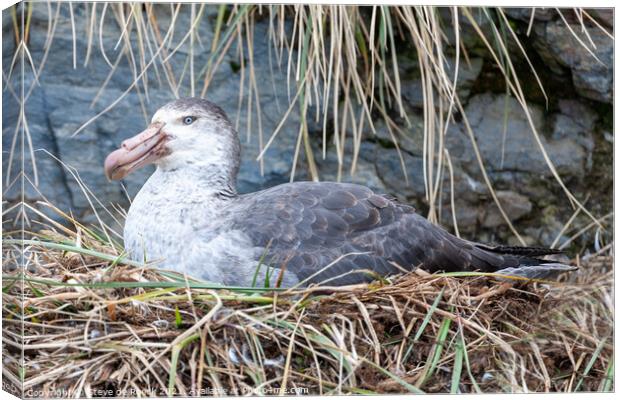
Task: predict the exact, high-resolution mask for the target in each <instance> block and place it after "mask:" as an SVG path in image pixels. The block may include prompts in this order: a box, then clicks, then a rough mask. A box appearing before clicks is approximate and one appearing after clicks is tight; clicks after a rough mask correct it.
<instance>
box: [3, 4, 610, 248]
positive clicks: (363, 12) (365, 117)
mask: <svg viewBox="0 0 620 400" xmlns="http://www.w3.org/2000/svg"><path fill="white" fill-rule="evenodd" d="M84 7H86V9H85V10H81V12H79V13H77V12H75V10H74V6H73V5H72V4H71V3H57V4H55V5H52V4H48V5H47V14H48V21H47V34H46V43H45V52H44V55H43V57H42V58H41V59H40V60H34V59H33V58H32V57H31V52H30V50H29V41H28V37H29V36H30V29H31V16H32V12H33V4H32V3H26V5H25V6H23V7H21V8H20V10H19V12H18V11H17V9H16V8H12V9H11V16H12V23H13V29H14V36H15V41H16V44H17V46H16V50H15V57H14V59H13V61H12V63H11V65H10V67H9V69H8V71H3V72H4V75H3V78H4V79H5V82H6V83H7V86H8V88H9V91H10V92H11V93H12V94H13V95H14V97H15V100H16V101H17V102H18V103H19V104H25V102H26V100H27V98H28V97H29V96H30V94H31V93H32V91H33V89H34V88H36V87H37V86H38V77H39V76H40V75H41V73H42V72H43V70H44V66H45V62H46V60H47V58H48V51H49V48H50V47H51V43H52V42H53V40H54V35H55V32H56V27H57V23H58V21H59V19H62V18H64V17H60V10H61V8H68V11H69V19H70V24H71V31H72V36H73V52H72V54H71V61H72V65H73V66H75V65H77V64H78V62H79V63H81V64H84V65H85V66H86V65H88V63H89V62H91V61H90V60H91V58H92V57H91V54H93V52H95V51H99V52H100V53H101V55H102V56H103V58H104V59H105V62H106V63H107V65H108V66H109V67H110V71H109V75H108V77H107V78H106V79H105V80H104V81H103V82H101V83H100V92H99V93H98V94H97V95H96V96H95V98H94V99H93V102H92V106H93V107H96V108H97V109H98V110H100V111H99V112H98V113H97V115H96V116H94V117H93V118H91V119H89V120H88V121H84V124H83V125H82V126H81V127H79V128H78V129H77V130H76V131H75V132H74V135H78V134H80V132H82V131H83V130H84V129H85V128H86V127H88V126H89V125H90V124H91V123H93V122H94V121H95V120H97V119H98V118H100V117H101V116H103V115H105V114H106V113H107V112H108V111H109V110H110V109H112V108H113V107H115V106H117V105H118V104H119V103H120V102H121V101H122V100H123V98H124V97H125V96H127V95H128V94H129V93H131V92H135V93H136V94H137V95H138V97H139V99H140V104H141V107H142V113H143V114H144V117H145V120H148V118H149V116H148V115H147V113H146V108H145V104H146V103H148V102H149V88H152V87H154V86H156V87H160V88H162V87H163V88H167V89H169V90H170V94H171V97H180V96H190V95H191V96H196V95H200V96H208V90H209V88H210V86H211V84H212V82H213V77H214V75H215V73H216V71H218V69H219V68H220V67H221V66H222V65H223V63H225V61H226V60H228V61H230V57H231V55H232V57H236V58H238V62H237V63H238V65H239V74H238V75H239V79H240V88H241V89H240V93H239V104H238V113H241V112H243V113H245V114H246V115H247V118H246V120H247V121H248V122H247V125H246V127H245V131H246V133H247V135H251V134H252V135H258V139H259V140H258V146H259V156H258V158H257V161H259V164H260V168H261V171H262V170H263V161H264V159H263V158H264V156H265V154H266V151H267V149H268V148H269V147H270V146H271V145H272V144H273V143H274V141H275V140H278V135H279V134H281V133H280V130H281V128H282V127H283V126H284V124H285V122H286V121H287V119H288V118H289V117H290V115H291V112H292V110H293V109H298V110H299V117H300V120H299V127H298V131H297V135H298V138H297V146H296V148H295V154H294V157H293V160H294V161H293V163H292V165H291V174H290V176H291V180H293V179H294V178H295V172H296V169H297V168H298V164H299V163H300V162H305V163H306V164H307V165H306V166H307V170H308V171H309V174H310V176H311V178H312V179H313V180H320V179H321V176H320V175H321V174H320V171H319V169H318V167H317V163H316V160H317V158H319V157H322V158H325V157H326V154H327V152H328V151H332V152H335V153H336V155H337V160H338V170H337V174H336V176H337V180H341V179H342V178H343V176H345V175H346V174H351V175H353V174H355V171H356V167H357V159H358V156H359V152H360V144H361V141H362V138H363V135H364V134H367V133H368V132H370V133H372V132H374V130H375V128H374V122H375V121H377V120H383V121H385V123H386V127H387V128H388V130H389V134H390V136H391V138H392V140H393V142H394V145H395V146H396V149H397V150H398V152H399V155H400V161H401V167H402V169H403V171H406V170H407V166H406V165H405V161H404V158H403V157H402V154H400V147H399V145H398V137H399V136H402V135H404V132H403V129H402V128H403V126H402V124H398V123H397V122H396V120H397V119H402V120H404V121H405V124H408V123H409V121H408V117H407V111H406V109H405V106H404V105H403V100H402V96H401V92H402V84H401V83H402V79H401V76H400V74H401V68H400V66H399V57H398V56H399V52H402V51H403V48H405V51H411V52H412V53H413V54H415V56H416V57H417V59H416V60H415V61H416V63H417V65H418V67H419V70H420V81H421V87H422V97H423V104H424V105H423V108H424V110H423V117H424V128H423V129H424V132H423V134H424V143H423V148H422V152H423V158H424V163H423V171H422V173H423V176H424V187H425V197H426V199H425V200H426V202H427V204H428V206H429V211H428V215H427V217H428V218H429V220H431V221H432V222H437V221H438V220H439V213H440V210H441V198H442V196H441V194H442V193H441V192H442V191H443V190H445V188H444V187H445V185H443V178H444V177H445V176H446V174H449V175H450V177H452V174H453V171H452V169H451V168H450V160H449V154H448V153H447V152H446V151H445V146H444V143H445V136H446V134H447V132H448V128H449V126H450V124H451V123H453V122H454V121H453V116H454V114H455V113H457V112H458V113H460V114H461V115H463V116H464V109H463V106H462V105H461V99H459V96H458V93H457V89H458V88H457V82H458V73H459V65H461V64H463V63H467V62H468V60H469V56H468V54H467V49H466V48H465V46H464V45H463V42H462V38H461V29H462V25H463V24H464V23H465V22H467V24H468V26H469V28H468V29H470V30H473V31H474V32H475V35H477V36H478V37H479V39H480V41H481V42H482V43H483V46H484V47H485V48H486V51H487V52H488V55H489V57H488V58H490V59H491V62H494V63H495V64H496V65H497V67H498V68H499V71H500V73H501V74H502V75H503V76H504V77H505V80H506V93H507V95H511V96H514V97H515V98H516V99H517V100H518V101H519V104H520V105H521V106H522V109H523V113H524V115H525V116H527V119H528V121H529V123H530V127H531V130H532V134H533V136H534V137H535V139H536V142H537V143H538V145H539V148H540V151H541V153H542V154H543V156H544V160H545V163H546V165H547V167H548V168H549V169H550V171H551V172H552V174H553V176H554V178H555V180H556V181H557V184H558V185H559V186H560V187H561V188H562V190H563V191H564V193H565V194H566V196H567V198H568V199H569V201H570V203H571V205H572V206H573V208H576V209H580V210H581V211H582V212H583V213H584V214H586V215H588V216H589V217H590V218H591V219H592V221H595V222H596V224H597V225H599V226H601V225H600V223H599V222H598V220H597V218H596V217H595V216H594V215H592V214H591V213H590V211H589V210H588V209H587V208H585V207H584V205H583V203H582V201H581V200H580V199H578V198H577V197H575V195H574V194H573V193H572V192H571V190H570V189H569V188H568V187H567V186H566V185H565V184H564V180H563V178H562V177H560V175H559V174H558V173H557V171H556V169H555V167H554V165H553V161H552V160H551V159H550V158H549V156H548V154H547V151H546V149H545V148H544V146H543V142H542V141H541V139H540V133H539V132H537V131H536V128H535V126H534V124H533V122H532V118H531V116H530V111H529V109H528V107H527V103H526V99H525V95H524V92H523V89H522V85H521V80H520V79H522V78H520V77H519V76H518V75H517V71H516V70H515V68H514V63H515V62H517V61H518V60H521V61H523V60H525V61H526V63H527V65H529V66H530V69H531V75H532V76H533V79H534V80H535V81H536V84H537V85H538V87H539V89H540V91H541V92H542V94H543V96H544V97H545V99H547V95H546V93H545V90H544V85H543V82H541V80H540V78H539V76H538V74H537V72H536V71H535V69H534V68H533V66H532V63H531V62H530V58H529V56H528V54H527V53H526V51H525V49H524V47H523V46H522V45H521V43H520V41H519V37H518V35H517V34H516V32H515V31H514V29H513V28H512V26H511V23H510V21H509V19H508V18H507V17H506V15H505V14H504V12H503V11H502V9H501V8H470V7H450V8H444V11H446V12H445V13H444V15H441V14H442V13H441V11H440V9H439V8H436V7H424V6H416V7H414V6H366V7H364V6H337V5H291V6H284V5H220V6H216V5H207V4H200V5H198V4H180V3H179V4H169V5H161V4H149V3H140V2H135V3H131V4H129V3H127V4H124V3H92V4H85V5H84ZM207 7H210V8H211V7H213V8H214V9H215V7H218V8H217V15H216V17H215V18H208V12H207V11H208V10H207ZM65 11H66V10H65ZM181 12H188V13H189V14H190V19H189V21H188V22H187V23H180V22H179V15H180V14H181ZM535 12H536V9H535V8H533V9H532V18H533V17H534V15H535ZM557 12H558V14H559V16H560V18H561V20H562V21H563V22H564V23H566V24H567V26H568V27H569V28H570V24H569V23H568V22H567V19H566V17H565V16H564V14H567V15H568V14H570V15H573V14H574V15H575V16H576V18H577V22H578V23H579V25H580V26H581V28H582V29H581V33H577V32H575V31H574V30H573V29H572V28H570V29H571V34H572V35H573V36H575V38H576V39H577V40H578V41H579V43H580V44H581V45H582V46H584V47H585V48H586V49H587V50H588V51H589V52H590V53H591V54H592V56H593V57H595V58H596V56H595V53H594V50H595V49H594V45H593V43H592V40H591V39H590V38H589V36H588V33H587V29H585V26H586V25H588V24H594V26H596V27H598V28H599V29H602V30H603V31H604V28H602V27H601V26H600V25H598V24H597V23H596V21H595V20H594V18H592V17H591V16H590V15H589V14H588V13H587V12H586V11H585V10H583V9H574V10H567V9H566V10H560V9H557ZM265 19H267V20H268V21H269V29H268V32H267V37H265V35H264V34H256V32H255V27H256V25H257V22H258V21H261V20H265ZM162 20H166V21H168V22H167V23H165V24H161V23H160V22H161V21H162ZM532 21H533V19H532ZM532 21H530V28H531V22H532ZM111 25H115V26H116V27H117V29H118V39H117V42H116V44H115V45H114V46H113V48H106V45H105V44H104V40H103V35H104V27H108V28H109V27H110V26H111ZM205 25H206V26H207V27H208V28H207V30H208V31H209V32H210V33H212V34H213V35H212V36H210V37H209V38H206V37H202V36H203V35H204V32H205V30H204V29H203V30H201V29H200V28H201V27H203V26H205ZM448 28H449V29H448ZM111 30H112V29H108V31H111ZM528 34H529V29H528ZM606 34H609V33H607V32H606ZM77 35H84V37H86V38H87V49H86V52H85V55H84V59H83V60H77V50H76V44H75V43H76V36H77ZM207 39H209V40H207ZM261 40H262V41H267V42H268V43H269V46H268V51H269V54H270V55H271V57H270V70H271V72H272V77H271V80H264V81H265V82H261V81H260V79H259V78H257V74H256V68H255V60H254V49H255V48H256V47H257V46H256V45H257V43H258V42H257V41H261ZM404 43H407V46H405V45H404ZM509 49H512V50H509ZM515 49H516V50H515ZM204 54H208V58H207V60H206V61H204V57H203V58H200V56H201V55H204ZM67 58H68V59H69V55H67ZM124 59H126V60H127V62H128V63H129V65H130V69H131V73H132V77H133V81H132V82H131V84H130V85H129V86H128V87H126V88H121V89H124V91H123V92H122V94H121V95H120V96H119V97H118V98H116V99H115V100H113V101H111V102H110V103H109V104H99V103H100V102H99V98H100V95H101V93H102V92H103V91H104V90H105V89H106V88H107V87H108V84H109V82H110V80H111V78H112V77H113V76H114V75H115V74H117V73H118V71H119V70H118V65H119V62H120V61H121V60H124ZM199 59H200V60H202V61H200V62H199V61H198V60H199ZM175 60H176V61H177V63H179V62H180V64H181V65H183V67H182V68H179V67H178V66H177V67H175V65H177V64H174V63H173V61H175ZM19 63H21V64H22V65H23V66H22V68H24V71H27V72H28V73H29V72H30V71H32V73H33V77H34V79H33V81H32V82H31V83H29V85H30V86H28V87H25V88H24V89H25V90H24V92H25V95H24V96H19V95H18V93H20V89H21V88H18V87H15V88H13V84H12V75H13V74H14V73H16V71H17V70H18V68H17V65H18V64H19ZM450 65H452V68H450ZM450 71H452V72H450ZM275 79H278V80H286V82H287V85H288V88H289V93H288V104H286V105H284V106H283V109H285V110H286V112H285V113H284V115H283V117H282V120H281V122H280V123H279V124H278V125H277V127H276V128H275V129H274V131H273V132H263V124H262V111H261V102H260V93H261V92H263V91H268V90H270V89H271V87H270V86H271V85H273V82H274V80H275ZM268 81H270V82H268ZM22 84H23V82H22ZM22 97H24V98H23V99H22ZM313 111H314V112H313ZM236 119H237V121H238V120H239V115H237V118H236ZM254 121H255V122H254ZM312 121H314V122H316V123H317V124H318V125H320V126H322V133H321V136H322V137H321V138H320V139H321V143H322V148H321V149H320V150H321V151H320V153H321V154H314V153H315V150H313V146H312V145H311V142H312V141H316V140H319V137H318V136H319V135H311V132H309V129H310V128H309V123H310V122H312ZM328 126H329V127H330V129H328ZM466 128H467V131H468V134H469V136H470V139H471V141H472V144H473V146H474V148H475V149H476V157H477V161H478V165H479V167H480V169H481V172H482V174H483V177H484V181H485V183H486V185H487V187H488V190H489V192H490V193H491V195H492V197H493V199H494V201H495V203H496V205H497V207H498V208H499V210H500V212H501V215H502V217H503V218H504V220H505V222H506V224H507V225H508V227H509V228H510V229H511V231H512V232H513V234H514V235H515V236H516V237H517V239H519V240H521V242H522V243H523V240H522V238H521V236H520V234H519V232H518V231H517V230H516V229H515V227H514V226H513V225H512V223H511V221H510V219H509V218H508V216H507V215H506V213H505V211H504V209H503V207H502V204H501V203H500V201H499V200H498V198H497V196H496V195H495V190H494V188H493V186H492V183H491V181H490V180H489V178H488V177H487V175H486V171H485V164H484V160H483V159H482V158H481V157H480V154H479V152H478V150H477V144H476V141H475V139H474V135H473V132H471V128H470V127H469V125H467V126H466ZM240 130H241V131H242V130H243V129H240ZM314 133H316V132H314ZM20 135H24V136H26V146H27V147H28V149H21V150H22V151H27V152H29V153H30V160H31V163H32V169H33V174H34V181H35V182H37V172H36V171H37V168H36V157H35V154H34V151H33V149H32V145H31V140H30V133H29V130H28V121H27V113H26V112H22V113H21V114H20V118H19V121H18V122H17V124H16V129H15V134H14V136H15V140H14V141H13V145H12V149H11V156H10V158H11V160H10V162H9V167H8V170H7V174H6V176H7V177H6V182H7V185H8V184H9V182H10V181H11V180H10V179H11V176H12V174H11V166H12V164H13V162H17V160H13V153H14V152H15V151H16V149H15V145H16V143H17V142H18V140H17V138H18V136H20ZM347 143H353V146H352V148H353V157H352V159H351V162H350V165H345V157H344V154H345V148H347V145H346V144H347ZM328 144H329V147H328ZM17 150H18V151H19V149H17ZM407 176H408V174H407V173H406V172H405V173H404V177H405V180H407ZM452 214H453V215H454V214H455V212H454V210H453V212H452ZM455 231H456V232H458V228H457V227H456V223H455ZM523 244H524V243H523Z"/></svg>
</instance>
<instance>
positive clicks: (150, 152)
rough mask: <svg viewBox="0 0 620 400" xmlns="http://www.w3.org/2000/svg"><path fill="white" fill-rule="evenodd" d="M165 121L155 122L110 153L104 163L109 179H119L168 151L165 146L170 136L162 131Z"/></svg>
mask: <svg viewBox="0 0 620 400" xmlns="http://www.w3.org/2000/svg"><path fill="white" fill-rule="evenodd" d="M163 126H164V123H162V122H155V123H152V124H151V125H149V126H148V128H146V129H145V130H144V131H143V132H142V133H139V134H137V135H136V136H134V137H132V138H129V139H127V140H125V141H124V142H123V143H122V144H121V148H120V149H118V150H114V151H113V152H112V153H110V154H109V155H108V156H107V157H106V159H105V163H104V170H105V175H106V176H107V177H108V179H114V180H119V179H123V178H124V177H125V176H127V175H128V174H130V173H131V172H133V171H134V170H136V169H139V168H142V167H143V166H145V165H147V164H151V163H153V162H155V161H156V160H158V159H160V158H161V157H163V156H165V155H166V154H167V153H168V151H167V150H166V148H165V146H164V145H165V144H166V141H167V139H168V136H167V135H166V134H165V133H164V132H163V131H162V128H163Z"/></svg>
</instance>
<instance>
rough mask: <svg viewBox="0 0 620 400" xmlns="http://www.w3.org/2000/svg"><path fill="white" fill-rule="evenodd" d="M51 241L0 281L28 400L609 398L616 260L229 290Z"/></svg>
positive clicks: (12, 380) (7, 255) (11, 259)
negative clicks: (548, 394) (531, 272)
mask: <svg viewBox="0 0 620 400" xmlns="http://www.w3.org/2000/svg"><path fill="white" fill-rule="evenodd" d="M54 235H55V236H54ZM54 235H51V234H48V236H45V237H43V236H39V239H38V240H37V241H26V242H23V243H24V244H25V245H26V246H25V251H24V252H21V246H18V245H17V243H18V241H11V240H5V241H4V249H3V250H4V251H3V253H4V262H3V268H4V270H5V271H7V270H10V269H11V268H9V267H10V265H20V264H19V263H18V261H19V260H20V258H18V257H21V256H22V255H23V257H24V258H23V260H25V264H26V267H25V268H23V269H15V270H14V271H13V272H10V273H6V272H5V274H4V275H3V308H2V313H3V321H4V324H3V337H4V340H3V356H4V359H5V362H4V371H3V374H4V381H5V383H7V384H6V385H5V386H7V387H8V388H9V389H10V388H11V387H12V388H14V389H15V392H21V390H23V392H22V394H25V395H26V396H37V397H69V396H79V397H85V396H126V397H135V396H166V395H170V394H172V395H175V394H178V395H183V396H192V395H210V394H215V395H240V394H251V393H254V394H279V393H284V394H367V393H406V392H452V393H471V392H474V393H475V392H526V391H535V392H543V391H552V392H555V391H561V392H565V391H568V392H570V391H609V390H613V381H612V379H613V291H612V276H613V272H612V264H613V260H612V257H611V256H610V255H600V254H599V255H595V256H592V257H590V258H589V259H588V260H587V261H585V262H583V263H582V264H581V269H580V270H579V271H578V272H576V273H573V274H571V275H570V276H564V277H563V278H562V279H561V280H559V281H557V282H548V283H543V282H523V281H506V280H498V279H497V277H494V276H492V275H489V274H478V273H460V274H459V273H451V274H435V275H429V274H427V273H424V272H422V271H419V272H417V273H416V272H414V273H410V274H408V275H404V276H398V277H394V278H390V279H389V280H385V281H381V282H375V283H372V284H365V285H356V286H351V287H340V288H308V289H303V290H296V291H285V290H277V289H265V288H262V289H261V288H250V289H248V288H246V289H241V288H224V289H222V288H217V287H216V286H214V285H209V284H205V283H204V282H198V281H194V280H191V279H189V278H187V277H182V276H179V275H176V274H172V273H169V272H165V271H161V270H156V269H152V268H140V267H137V266H131V265H126V264H124V262H125V261H124V260H122V259H121V258H119V257H118V256H117V255H114V254H118V253H117V252H116V250H115V249H114V248H113V247H111V246H106V245H103V244H101V242H99V241H96V240H91V239H88V240H86V239H84V238H80V235H78V240H76V238H75V237H73V238H69V237H64V236H58V235H57V234H54ZM42 239H44V240H42ZM76 242H77V244H76ZM23 264H24V263H22V264H21V265H23ZM129 264H131V263H129ZM20 271H21V272H20ZM22 352H23V353H22ZM22 354H23V362H20V358H21V356H22Z"/></svg>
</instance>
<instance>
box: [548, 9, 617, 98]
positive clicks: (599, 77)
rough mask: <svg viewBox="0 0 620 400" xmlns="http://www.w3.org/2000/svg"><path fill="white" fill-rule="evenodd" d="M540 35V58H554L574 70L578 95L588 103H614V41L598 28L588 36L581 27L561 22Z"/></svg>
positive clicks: (591, 28)
mask: <svg viewBox="0 0 620 400" xmlns="http://www.w3.org/2000/svg"><path fill="white" fill-rule="evenodd" d="M537 31H538V32H539V34H540V37H539V38H538V39H537V44H538V46H537V47H538V51H539V54H540V55H541V57H543V59H544V58H548V57H552V58H553V59H554V60H555V61H557V63H558V64H559V65H561V66H562V67H566V68H569V69H570V72H571V74H572V78H573V84H574V86H575V89H576V90H577V93H579V94H580V95H581V96H583V97H585V98H588V99H592V100H596V101H600V102H604V103H611V102H612V100H613V72H614V69H613V65H614V59H613V56H614V41H613V39H612V38H611V37H609V36H608V35H607V34H606V33H605V32H603V31H602V30H601V29H600V28H598V27H588V28H586V29H585V32H584V31H582V27H581V25H578V24H573V23H568V24H567V23H565V22H564V21H561V20H556V21H554V22H550V23H548V24H546V25H545V26H544V27H541V28H540V29H538V30H537ZM586 46H587V47H586ZM551 64H553V62H551Z"/></svg>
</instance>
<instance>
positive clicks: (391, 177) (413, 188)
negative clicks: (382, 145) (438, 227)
mask: <svg viewBox="0 0 620 400" xmlns="http://www.w3.org/2000/svg"><path fill="white" fill-rule="evenodd" d="M401 156H402V158H403V162H404V164H405V171H403V168H402V164H401V159H400V157H399V155H398V152H397V150H396V149H382V151H380V152H378V153H377V155H376V159H375V165H376V168H377V175H378V176H379V178H380V179H381V181H382V182H383V184H384V185H385V187H386V188H387V189H388V190H389V191H390V193H392V194H394V195H396V196H397V197H399V198H401V199H406V198H422V197H423V196H424V194H425V190H424V174H423V162H422V158H421V157H415V156H412V155H410V154H408V153H405V152H401ZM405 172H406V174H407V175H406V176H405Z"/></svg>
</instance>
